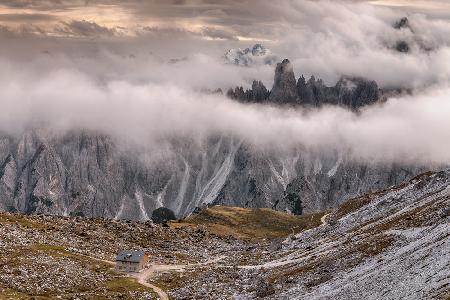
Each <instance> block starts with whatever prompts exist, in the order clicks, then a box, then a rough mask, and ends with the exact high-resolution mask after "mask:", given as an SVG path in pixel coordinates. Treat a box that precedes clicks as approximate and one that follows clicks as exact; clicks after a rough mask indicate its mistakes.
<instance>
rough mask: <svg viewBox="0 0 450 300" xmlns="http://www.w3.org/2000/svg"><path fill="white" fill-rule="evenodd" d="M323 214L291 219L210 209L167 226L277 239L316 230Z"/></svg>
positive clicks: (278, 214) (263, 212)
mask: <svg viewBox="0 0 450 300" xmlns="http://www.w3.org/2000/svg"><path fill="white" fill-rule="evenodd" d="M324 214H325V212H321V213H316V214H308V215H302V216H294V215H290V214H287V213H283V212H279V211H274V210H271V209H265V208H264V209H248V208H237V207H227V206H213V207H210V208H207V209H205V210H203V211H201V212H200V213H198V214H196V215H193V216H190V217H188V218H186V219H184V220H182V221H180V222H172V223H170V226H171V227H173V228H180V227H185V226H198V225H203V226H205V227H206V228H207V229H208V231H210V232H211V233H213V234H216V235H218V236H222V237H224V236H225V237H226V236H232V237H234V238H238V239H244V240H261V239H268V240H271V239H276V238H280V237H285V236H287V235H289V234H292V233H298V232H301V231H303V230H307V229H311V228H314V227H317V226H319V225H320V224H321V221H320V218H321V217H322V216H323V215H324Z"/></svg>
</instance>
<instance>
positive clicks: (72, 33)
mask: <svg viewBox="0 0 450 300" xmlns="http://www.w3.org/2000/svg"><path fill="white" fill-rule="evenodd" d="M55 32H56V33H59V34H61V35H64V36H68V37H111V36H114V35H116V34H117V33H118V32H117V30H116V29H115V28H108V27H105V26H100V25H98V24H97V23H95V22H89V21H86V20H82V21H76V20H73V21H70V22H62V23H61V24H60V25H58V26H56V27H55Z"/></svg>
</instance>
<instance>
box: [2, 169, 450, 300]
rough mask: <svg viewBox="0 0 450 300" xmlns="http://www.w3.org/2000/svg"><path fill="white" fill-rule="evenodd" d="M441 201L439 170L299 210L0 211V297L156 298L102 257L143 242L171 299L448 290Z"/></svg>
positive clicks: (384, 295) (417, 294)
mask: <svg viewBox="0 0 450 300" xmlns="http://www.w3.org/2000/svg"><path fill="white" fill-rule="evenodd" d="M449 204H450V170H446V171H442V172H437V173H431V172H429V173H425V174H422V175H420V176H417V177H415V178H414V179H412V180H410V181H407V182H404V183H402V184H400V185H398V186H395V187H390V188H388V189H386V190H382V191H378V192H374V193H369V194H365V195H363V196H361V197H358V198H353V199H350V200H348V201H346V202H344V203H342V204H341V205H339V206H338V207H337V208H336V209H333V210H329V211H324V212H321V213H318V214H312V215H303V216H292V215H288V214H284V213H280V212H276V211H271V210H261V209H255V210H249V209H242V208H231V207H223V206H215V207H211V208H208V209H206V210H202V211H199V212H197V213H195V214H193V215H192V216H190V217H188V218H186V219H184V220H179V221H174V222H172V223H169V224H168V226H167V225H166V226H159V225H153V224H151V223H150V222H123V221H113V220H104V219H86V218H80V217H50V216H21V215H16V214H10V213H3V214H0V237H1V239H0V248H1V249H0V250H1V251H0V253H1V255H0V268H1V272H0V290H1V295H2V296H0V299H31V297H37V298H35V299H55V298H56V297H58V298H60V299H119V298H120V299H153V298H156V297H158V296H156V294H154V292H153V290H152V289H151V288H148V287H147V286H145V285H143V284H141V282H142V280H140V281H139V282H138V281H136V280H135V279H133V278H130V277H125V276H124V275H120V274H117V273H115V272H114V271H113V270H111V269H110V268H111V265H110V261H111V260H112V259H113V257H114V255H115V253H117V251H118V250H120V249H124V248H140V249H145V250H147V251H149V252H150V253H151V254H152V259H151V262H150V265H149V266H148V269H146V270H147V271H144V272H143V273H142V274H143V275H144V277H145V278H144V279H145V282H148V284H149V285H150V286H153V287H157V288H158V289H160V290H161V291H164V292H163V293H164V294H163V295H168V297H169V298H170V299H263V298H264V299H361V298H364V299H439V300H440V299H445V300H447V299H449V298H450V260H449V257H450V209H449V207H450V205H449ZM19 253H20V255H19ZM80 278H82V280H81V279H80ZM158 295H159V294H158ZM2 297H3V298H2Z"/></svg>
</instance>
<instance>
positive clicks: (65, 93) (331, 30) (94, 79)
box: [0, 0, 450, 163]
mask: <svg viewBox="0 0 450 300" xmlns="http://www.w3.org/2000/svg"><path fill="white" fill-rule="evenodd" d="M404 17H408V19H409V26H407V27H404V28H400V29H398V28H395V24H396V23H397V22H398V21H399V20H400V19H401V18H404ZM399 42H406V43H408V45H409V48H410V51H409V52H408V53H403V52H399V51H397V50H396V45H397V44H398V43H399ZM255 43H262V44H264V45H265V46H266V47H267V48H268V49H270V55H272V56H273V57H275V59H276V60H281V59H283V58H289V59H290V60H291V62H292V63H293V66H294V71H295V74H296V76H297V77H298V76H300V75H301V74H303V75H305V76H306V77H308V76H312V75H314V76H316V77H319V78H322V79H323V80H324V82H325V83H326V84H329V85H333V84H335V82H336V81H337V80H338V79H339V78H340V77H341V76H343V75H350V76H361V77H365V78H368V79H372V80H375V81H377V82H378V84H379V86H380V87H381V88H383V89H391V88H396V89H397V88H399V89H402V90H405V91H408V94H407V95H406V96H405V95H401V96H396V97H395V98H393V99H389V101H388V102H387V103H385V104H382V105H376V106H373V107H368V108H366V109H364V110H363V111H362V112H360V114H354V113H353V112H350V111H346V110H345V109H341V108H329V107H328V108H324V109H320V110H317V111H313V112H309V113H306V112H305V111H303V110H302V109H301V108H299V109H286V108H279V107H271V106H265V105H262V106H257V105H256V106H255V105H243V104H239V103H235V102H233V101H231V100H229V99H227V98H226V97H224V96H218V95H214V96H212V95H205V94H204V93H200V92H199V91H200V90H202V89H205V88H208V89H216V88H222V89H224V90H225V89H228V88H230V87H234V86H237V85H242V86H244V87H249V86H250V85H251V83H252V81H253V80H261V81H263V82H264V84H265V85H266V86H267V87H268V88H269V89H270V88H271V86H272V84H273V74H274V68H275V65H273V64H272V65H268V64H264V63H258V61H256V62H255V63H254V64H252V65H249V66H247V67H242V66H235V65H232V64H227V63H226V61H224V57H223V55H224V53H226V51H228V50H229V49H231V48H233V49H235V48H245V47H251V46H252V45H254V44H255ZM0 44H1V45H2V46H1V47H0V104H1V107H2V109H1V110H0V132H7V133H8V134H20V133H21V132H23V130H26V129H27V128H30V127H33V126H35V127H40V126H46V127H49V128H53V129H61V130H70V129H73V128H81V129H89V130H94V131H100V132H103V133H107V134H109V135H112V136H117V137H120V138H124V139H132V140H133V141H134V142H137V143H141V144H146V145H149V144H152V145H155V144H158V142H160V141H161V138H162V137H164V136H169V137H177V136H185V137H186V136H187V137H196V138H200V137H207V136H209V135H210V134H217V133H222V134H227V135H234V136H236V137H238V138H239V139H241V140H246V141H248V142H249V143H252V144H254V145H257V146H258V147H265V146H267V145H285V146H287V147H289V148H296V147H299V146H302V147H319V148H320V147H322V148H324V149H330V148H338V149H345V151H350V152H354V153H355V156H358V157H363V158H364V159H370V160H372V159H373V157H374V156H377V157H378V158H381V159H386V158H388V157H389V158H391V160H398V159H407V160H417V161H432V162H436V163H447V162H450V151H448V149H449V148H450V144H449V141H450V131H449V130H448V128H450V3H449V2H448V1H446V0H427V1H425V0H408V1H406V0H371V1H363V0H361V1H357V0H346V1H345V0H343V1H331V0H315V1H312V0H279V1H256V0H243V1H237V0H236V1H235V0H228V1H222V0H221V1H219V0H173V1H168V0H154V1H144V0H128V1H118V0H71V1H66V0H54V1H51V0H3V1H0ZM43 124H44V125H43ZM393 128H394V129H395V130H393Z"/></svg>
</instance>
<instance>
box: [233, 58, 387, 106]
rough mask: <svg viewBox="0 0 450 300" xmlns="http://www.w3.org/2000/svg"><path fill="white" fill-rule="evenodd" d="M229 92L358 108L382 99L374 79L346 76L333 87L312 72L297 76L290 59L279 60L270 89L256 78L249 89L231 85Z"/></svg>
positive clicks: (245, 97)
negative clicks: (307, 74) (307, 78)
mask: <svg viewBox="0 0 450 300" xmlns="http://www.w3.org/2000/svg"><path fill="white" fill-rule="evenodd" d="M227 96H228V97H230V98H232V99H236V100H239V101H242V102H254V103H264V102H269V103H274V104H289V105H305V106H312V107H320V106H322V105H326V104H328V105H339V106H343V107H348V108H351V109H357V108H360V107H363V106H365V105H369V104H372V103H375V102H376V101H378V100H379V99H380V90H379V88H378V85H377V83H376V82H375V81H371V80H366V79H364V78H357V77H348V76H343V77H341V79H340V80H339V81H338V82H337V83H336V85H335V86H333V87H328V86H326V85H325V84H324V83H323V82H322V80H320V79H318V80H316V78H315V77H314V76H312V77H311V78H310V79H309V80H308V81H306V79H305V78H304V77H303V76H301V77H300V78H299V79H298V80H296V78H295V74H294V71H293V68H292V64H291V62H290V61H289V60H288V59H285V60H283V61H282V62H281V63H278V64H277V67H276V69H275V76H274V84H273V87H272V90H271V91H270V92H269V91H268V90H267V88H266V87H265V86H264V84H263V83H262V82H260V81H254V82H253V84H252V88H251V89H250V90H246V91H244V89H243V88H242V87H236V88H235V89H234V90H233V89H230V90H229V91H228V92H227Z"/></svg>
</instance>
